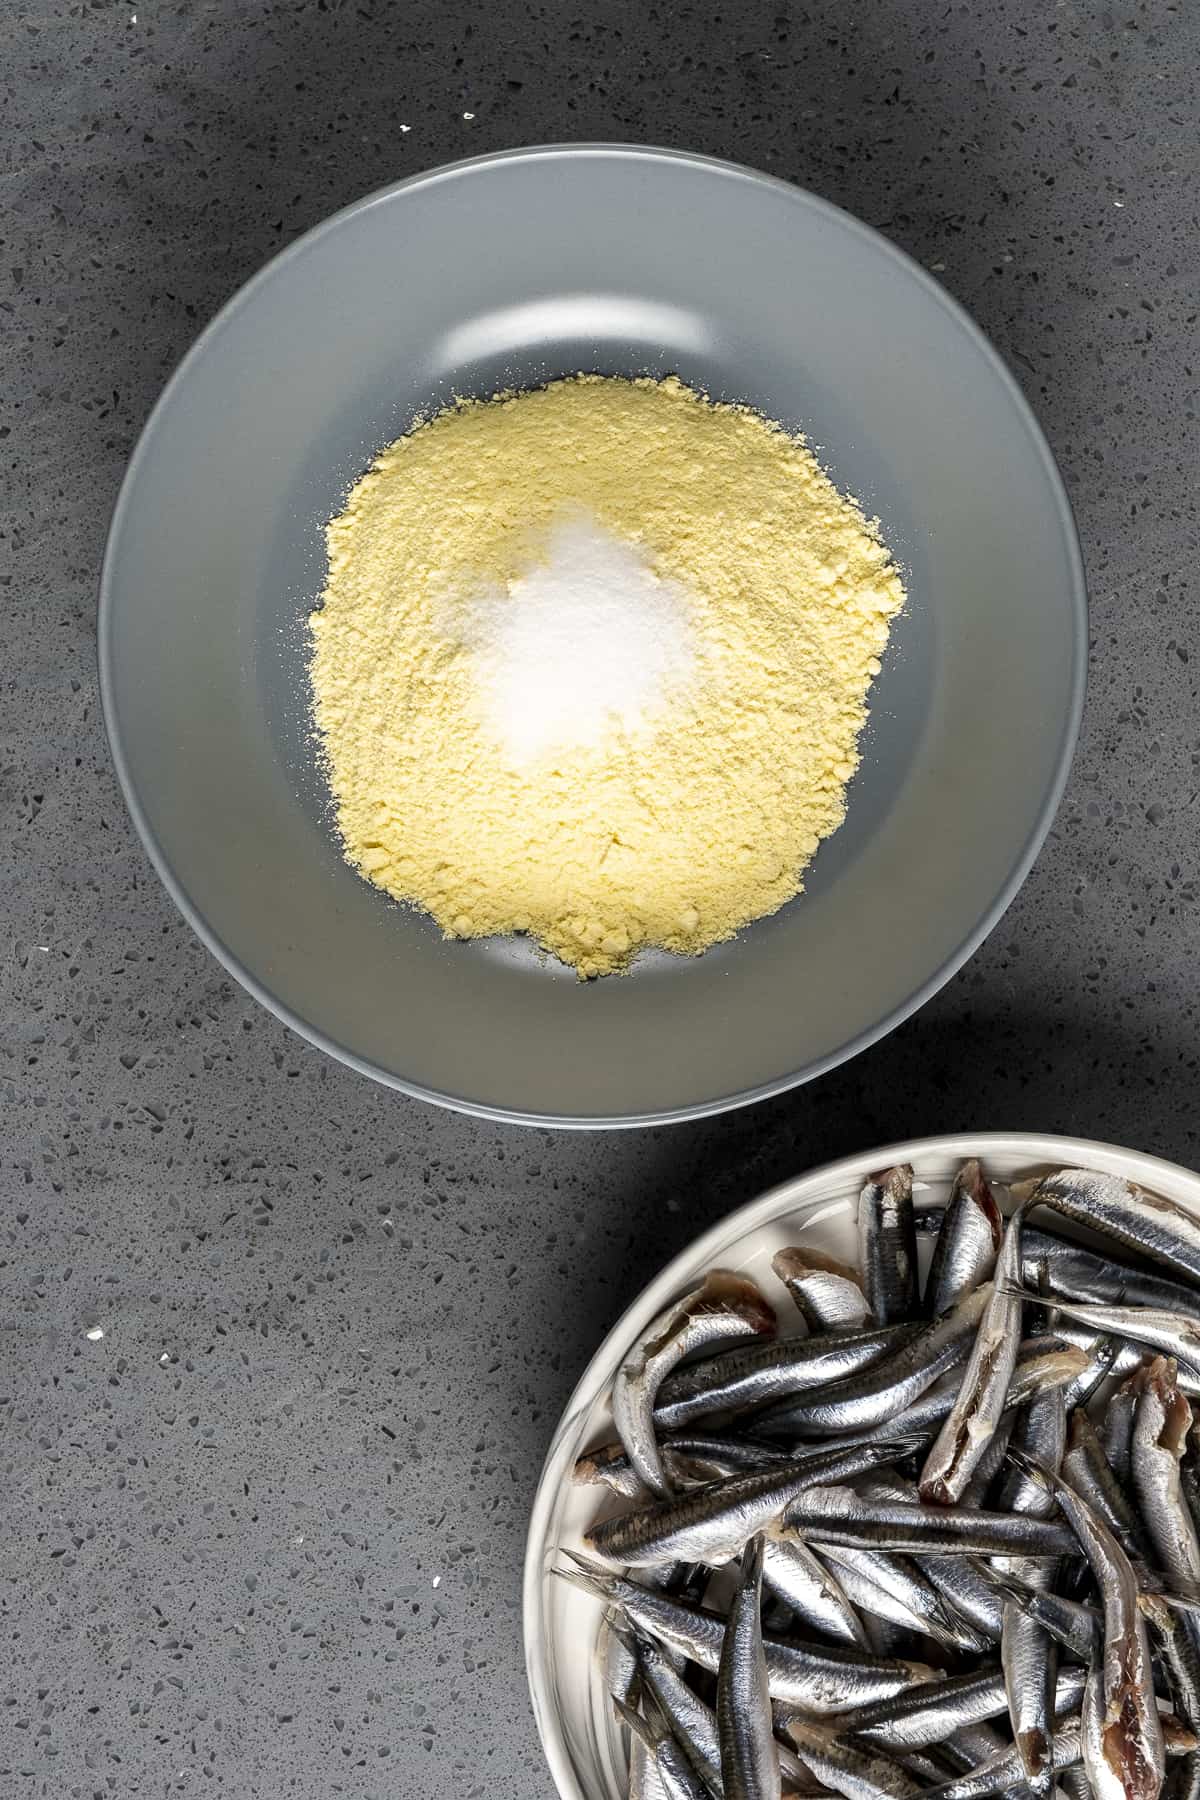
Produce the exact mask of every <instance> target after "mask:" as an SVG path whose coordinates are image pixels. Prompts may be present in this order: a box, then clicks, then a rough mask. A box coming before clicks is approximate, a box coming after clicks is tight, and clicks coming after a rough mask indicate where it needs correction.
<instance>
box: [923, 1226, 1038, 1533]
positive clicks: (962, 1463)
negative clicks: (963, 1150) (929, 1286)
mask: <svg viewBox="0 0 1200 1800" xmlns="http://www.w3.org/2000/svg"><path fill="white" fill-rule="evenodd" d="M1020 1263H1021V1215H1020V1214H1019V1213H1014V1215H1013V1217H1012V1218H1011V1219H1009V1221H1008V1223H1007V1225H1006V1226H1005V1228H1004V1241H1003V1242H1002V1244H1001V1246H1000V1254H999V1256H998V1257H997V1259H996V1279H995V1284H994V1286H993V1287H992V1288H991V1289H988V1288H986V1287H985V1288H980V1289H979V1290H978V1292H979V1293H986V1294H987V1295H988V1302H987V1306H986V1308H985V1309H984V1313H983V1316H982V1318H981V1319H980V1322H979V1329H978V1331H977V1332H976V1335H975V1342H974V1344H973V1345H972V1348H971V1354H970V1356H969V1358H968V1360H967V1366H966V1368H965V1370H964V1371H963V1378H962V1385H961V1387H960V1389H959V1393H958V1398H957V1400H956V1401H955V1403H954V1406H953V1407H952V1409H951V1411H950V1413H949V1414H948V1416H947V1418H946V1422H945V1424H944V1425H943V1426H942V1429H941V1431H940V1432H939V1433H938V1436H937V1438H936V1439H935V1440H934V1445H933V1448H932V1450H931V1451H930V1452H929V1455H928V1456H927V1457H926V1459H925V1466H924V1467H923V1469H922V1470H921V1479H920V1482H919V1484H918V1485H919V1487H920V1490H921V1498H922V1499H923V1500H930V1501H936V1502H937V1503H938V1504H939V1505H942V1506H948V1505H952V1504H953V1503H954V1502H955V1501H956V1500H959V1499H960V1498H961V1497H962V1493H963V1489H964V1488H965V1487H966V1485H967V1482H968V1480H969V1479H970V1476H971V1472H972V1470H973V1469H974V1468H975V1466H976V1464H977V1463H978V1462H979V1460H980V1458H981V1457H982V1456H983V1454H984V1452H985V1451H986V1449H987V1447H988V1443H989V1441H990V1440H991V1438H992V1436H993V1435H994V1433H995V1430H996V1427H997V1426H998V1425H999V1423H1000V1420H1001V1418H1002V1416H1003V1413H1004V1402H1005V1397H1006V1395H1007V1393H1008V1384H1009V1382H1010V1380H1011V1379H1012V1372H1013V1368H1014V1366H1015V1364H1016V1359H1017V1346H1018V1344H1019V1343H1020V1339H1021V1301H1020V1299H1018V1298H1015V1297H1014V1296H1013V1294H1012V1293H1011V1292H1010V1289H1011V1286H1012V1284H1013V1281H1014V1279H1015V1277H1016V1274H1017V1272H1018V1271H1019V1269H1020Z"/></svg>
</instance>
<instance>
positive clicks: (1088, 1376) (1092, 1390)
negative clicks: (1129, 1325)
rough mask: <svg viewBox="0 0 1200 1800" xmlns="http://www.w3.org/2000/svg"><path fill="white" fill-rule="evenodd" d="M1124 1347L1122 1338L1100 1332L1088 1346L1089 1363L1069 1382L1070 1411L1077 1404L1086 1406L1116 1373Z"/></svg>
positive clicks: (1067, 1396) (1067, 1401)
mask: <svg viewBox="0 0 1200 1800" xmlns="http://www.w3.org/2000/svg"><path fill="white" fill-rule="evenodd" d="M1123 1348H1124V1346H1123V1345H1122V1343H1121V1340H1120V1338H1116V1337H1105V1336H1103V1335H1102V1334H1100V1333H1098V1334H1097V1335H1096V1336H1095V1337H1094V1338H1093V1339H1092V1342H1091V1344H1090V1345H1088V1346H1086V1352H1087V1364H1086V1366H1085V1367H1084V1368H1083V1369H1082V1370H1081V1371H1080V1373H1079V1374H1078V1375H1077V1376H1076V1378H1075V1380H1074V1381H1072V1382H1070V1383H1069V1385H1068V1387H1067V1391H1066V1395H1065V1396H1064V1398H1065V1400H1066V1404H1067V1411H1068V1413H1071V1412H1073V1411H1074V1410H1075V1408H1076V1407H1077V1406H1086V1405H1087V1404H1088V1402H1089V1401H1090V1400H1091V1399H1092V1398H1093V1396H1094V1395H1095V1394H1096V1393H1097V1392H1098V1390H1099V1389H1100V1388H1102V1387H1103V1386H1104V1383H1105V1382H1106V1381H1109V1380H1111V1379H1112V1378H1113V1377H1114V1376H1115V1375H1116V1373H1117V1363H1118V1361H1119V1359H1120V1356H1121V1352H1122V1349H1123Z"/></svg>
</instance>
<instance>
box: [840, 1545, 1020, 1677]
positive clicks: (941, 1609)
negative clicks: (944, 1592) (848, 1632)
mask: <svg viewBox="0 0 1200 1800" xmlns="http://www.w3.org/2000/svg"><path fill="white" fill-rule="evenodd" d="M821 1557H822V1560H823V1561H825V1562H826V1563H831V1564H832V1565H833V1569H834V1572H835V1573H836V1574H837V1576H838V1578H839V1580H840V1581H841V1583H842V1585H843V1587H844V1588H845V1590H846V1593H847V1594H848V1595H849V1597H850V1599H851V1600H852V1601H853V1602H854V1604H855V1605H856V1606H858V1607H859V1609H860V1610H861V1611H863V1612H869V1613H871V1614H873V1615H874V1616H875V1617H876V1618H880V1619H888V1620H890V1621H891V1623H892V1624H893V1625H900V1626H903V1627H904V1628H905V1629H906V1630H908V1631H915V1632H918V1633H919V1632H924V1633H925V1635H926V1636H927V1637H931V1638H934V1639H936V1641H937V1642H938V1643H939V1644H944V1645H946V1646H947V1647H948V1648H950V1649H953V1650H971V1651H980V1650H986V1649H988V1648H989V1645H988V1643H987V1641H986V1639H981V1638H980V1636H979V1634H978V1633H977V1632H975V1631H974V1630H972V1628H971V1627H970V1625H969V1624H968V1623H967V1621H966V1620H965V1619H962V1618H959V1617H956V1615H955V1613H954V1612H953V1610H952V1609H950V1608H948V1606H947V1604H946V1601H945V1600H944V1599H943V1598H942V1596H941V1594H940V1593H939V1592H938V1590H937V1588H936V1587H934V1585H933V1583H932V1582H931V1581H930V1580H929V1579H928V1577H927V1576H925V1575H924V1574H922V1572H921V1570H920V1569H918V1568H917V1566H916V1564H915V1563H914V1562H912V1561H911V1560H910V1559H909V1558H908V1557H907V1556H893V1555H891V1554H889V1553H888V1552H887V1551H884V1550H842V1549H838V1547H837V1546H836V1545H833V1544H824V1545H822V1547H821Z"/></svg>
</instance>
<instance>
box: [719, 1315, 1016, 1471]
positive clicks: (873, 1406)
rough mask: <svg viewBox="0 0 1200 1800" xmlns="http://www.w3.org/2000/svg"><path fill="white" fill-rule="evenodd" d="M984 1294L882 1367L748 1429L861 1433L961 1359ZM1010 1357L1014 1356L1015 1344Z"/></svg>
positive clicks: (803, 1398) (772, 1433) (784, 1405)
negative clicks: (859, 1431)
mask: <svg viewBox="0 0 1200 1800" xmlns="http://www.w3.org/2000/svg"><path fill="white" fill-rule="evenodd" d="M990 1296H991V1289H990V1288H989V1287H982V1288H978V1289H976V1291H975V1292H974V1293H973V1294H968V1296H967V1298H966V1299H965V1300H964V1301H963V1302H962V1304H961V1305H960V1306H958V1307H956V1308H955V1310H954V1311H953V1312H952V1313H948V1314H947V1315H946V1317H945V1318H944V1319H936V1320H935V1321H934V1322H933V1323H932V1324H930V1325H925V1326H923V1327H922V1328H921V1329H920V1331H918V1332H917V1333H916V1335H915V1336H913V1337H912V1338H910V1339H909V1341H908V1342H907V1343H906V1344H904V1345H902V1346H901V1348H900V1349H899V1350H897V1351H896V1352H894V1353H893V1354H892V1355H891V1356H889V1357H888V1360H887V1361H886V1363H876V1364H874V1365H873V1366H872V1367H870V1368H868V1369H866V1370H865V1371H863V1372H862V1373H860V1374H855V1375H850V1376H848V1377H847V1378H846V1379H845V1380H843V1381H835V1382H832V1383H830V1385H829V1386H827V1387H824V1388H821V1389H819V1390H818V1391H817V1392H816V1393H812V1394H799V1395H797V1396H795V1397H794V1398H792V1399H790V1400H783V1401H780V1402H778V1403H777V1404H776V1405H774V1406H771V1407H768V1408H767V1409H766V1410H765V1411H764V1412H760V1413H756V1414H755V1415H754V1423H753V1429H754V1430H755V1431H756V1432H759V1433H762V1434H764V1435H765V1436H767V1437H777V1436H779V1435H780V1434H781V1433H782V1434H785V1435H789V1436H793V1435H794V1436H798V1437H828V1436H830V1435H832V1434H833V1433H835V1432H840V1431H857V1430H863V1429H866V1428H868V1427H870V1426H872V1425H878V1424H881V1423H882V1422H883V1421H884V1420H885V1419H889V1418H893V1417H894V1416H895V1414H897V1413H898V1412H900V1411H901V1410H902V1408H904V1407H906V1406H908V1405H910V1404H911V1403H912V1401H914V1400H916V1399H918V1398H919V1397H920V1395H921V1394H923V1393H924V1392H925V1391H926V1389H927V1388H930V1387H932V1386H933V1384H934V1382H935V1381H936V1380H937V1378H938V1376H939V1375H943V1374H944V1373H945V1372H946V1370H947V1369H950V1368H953V1367H954V1366H955V1364H956V1363H959V1362H961V1361H962V1360H963V1358H964V1357H965V1356H966V1355H967V1352H968V1350H969V1348H970V1343H971V1338H972V1335H973V1334H974V1332H975V1329H976V1326H977V1324H978V1321H979V1319H980V1318H981V1316H982V1314H983V1312H984V1309H985V1308H986V1306H987V1304H988V1301H989V1299H990ZM809 1341H810V1342H812V1341H815V1340H811V1339H810V1340H809ZM1013 1354H1014V1357H1015V1355H1016V1345H1015V1344H1014V1345H1013Z"/></svg>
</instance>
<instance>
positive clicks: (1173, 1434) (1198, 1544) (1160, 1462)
mask: <svg viewBox="0 0 1200 1800" xmlns="http://www.w3.org/2000/svg"><path fill="white" fill-rule="evenodd" d="M1139 1385H1140V1386H1141V1390H1142V1391H1141V1393H1140V1395H1139V1397H1138V1403H1137V1410H1136V1412H1135V1414H1134V1421H1133V1455H1132V1469H1133V1486H1134V1491H1135V1493H1136V1494H1137V1501H1138V1510H1139V1511H1140V1513H1141V1516H1142V1518H1143V1520H1144V1521H1145V1525H1146V1531H1147V1533H1148V1535H1149V1538H1150V1542H1151V1544H1152V1545H1153V1547H1154V1552H1155V1556H1156V1558H1157V1560H1158V1564H1159V1567H1160V1568H1161V1569H1162V1570H1163V1571H1164V1572H1165V1574H1166V1575H1167V1577H1168V1579H1169V1580H1170V1581H1172V1582H1176V1581H1177V1582H1180V1583H1181V1584H1184V1583H1186V1584H1191V1585H1193V1586H1194V1585H1196V1584H1197V1583H1200V1540H1198V1539H1197V1536H1196V1527H1195V1525H1194V1524H1193V1523H1192V1515H1191V1513H1190V1512H1189V1510H1188V1506H1187V1502H1186V1501H1185V1500H1184V1497H1183V1487H1182V1483H1181V1481H1180V1476H1179V1465H1180V1460H1181V1458H1182V1456H1183V1453H1184V1449H1185V1447H1186V1443H1187V1435H1188V1432H1189V1430H1190V1429H1191V1424H1192V1409H1191V1407H1190V1406H1189V1405H1188V1402H1187V1400H1186V1399H1185V1398H1184V1396H1183V1395H1182V1394H1181V1393H1180V1391H1179V1387H1178V1384H1177V1381H1176V1369H1175V1365H1174V1364H1173V1363H1172V1362H1171V1361H1170V1360H1169V1359H1168V1358H1167V1357H1162V1356H1159V1357H1156V1358H1155V1360H1154V1361H1153V1362H1152V1363H1151V1364H1150V1367H1149V1368H1148V1369H1146V1370H1145V1372H1144V1374H1143V1375H1142V1377H1141V1380H1140V1384H1139Z"/></svg>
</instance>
